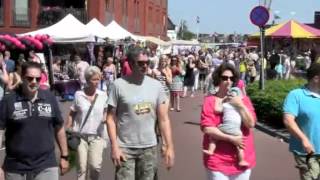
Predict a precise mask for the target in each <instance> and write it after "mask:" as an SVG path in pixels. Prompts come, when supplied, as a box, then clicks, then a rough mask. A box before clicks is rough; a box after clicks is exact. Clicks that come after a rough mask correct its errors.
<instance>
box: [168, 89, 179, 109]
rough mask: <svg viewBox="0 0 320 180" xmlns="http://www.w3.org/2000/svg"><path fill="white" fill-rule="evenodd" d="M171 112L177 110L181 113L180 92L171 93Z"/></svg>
mask: <svg viewBox="0 0 320 180" xmlns="http://www.w3.org/2000/svg"><path fill="white" fill-rule="evenodd" d="M170 104H171V107H170V110H171V111H173V110H174V109H176V110H177V111H181V107H180V92H177V91H171V92H170Z"/></svg>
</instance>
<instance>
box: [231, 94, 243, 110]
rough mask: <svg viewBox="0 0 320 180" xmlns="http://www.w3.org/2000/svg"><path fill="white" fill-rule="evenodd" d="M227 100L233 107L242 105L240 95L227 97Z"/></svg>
mask: <svg viewBox="0 0 320 180" xmlns="http://www.w3.org/2000/svg"><path fill="white" fill-rule="evenodd" d="M228 100H229V103H230V104H231V105H233V106H235V107H238V108H241V107H244V104H243V102H242V98H241V97H240V96H235V97H230V98H228Z"/></svg>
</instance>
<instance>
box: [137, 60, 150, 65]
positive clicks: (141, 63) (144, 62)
mask: <svg viewBox="0 0 320 180" xmlns="http://www.w3.org/2000/svg"><path fill="white" fill-rule="evenodd" d="M149 64H150V61H137V65H138V66H144V65H149Z"/></svg>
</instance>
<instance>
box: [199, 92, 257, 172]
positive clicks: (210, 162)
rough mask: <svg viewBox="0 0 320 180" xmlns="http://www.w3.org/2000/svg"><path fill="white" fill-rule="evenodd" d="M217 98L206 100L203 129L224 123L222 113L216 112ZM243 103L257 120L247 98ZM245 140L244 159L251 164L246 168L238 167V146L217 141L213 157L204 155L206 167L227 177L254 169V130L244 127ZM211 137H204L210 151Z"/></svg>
mask: <svg viewBox="0 0 320 180" xmlns="http://www.w3.org/2000/svg"><path fill="white" fill-rule="evenodd" d="M215 98H216V97H215V96H213V95H211V96H206V97H205V98H204V102H203V106H202V112H201V129H203V128H204V127H217V126H218V125H219V124H220V123H221V122H222V113H219V112H214V106H215ZM243 103H244V105H245V106H246V107H247V108H248V110H249V112H250V113H251V114H252V115H253V117H254V119H255V120H256V115H255V112H254V108H253V106H252V103H251V101H250V99H249V98H248V97H247V96H244V97H243ZM241 131H242V133H243V140H244V144H245V149H244V158H245V160H246V161H247V162H248V163H249V166H248V167H246V168H243V167H239V166H238V153H237V149H236V146H234V145H233V144H231V143H230V142H226V141H217V142H216V149H215V151H214V154H213V155H206V154H203V160H204V166H205V167H206V168H207V169H209V170H211V171H219V172H222V173H223V174H226V175H234V174H239V173H241V172H243V171H244V170H246V169H248V168H250V169H251V168H253V167H254V166H255V164H256V155H255V148H254V139H253V129H248V128H246V127H244V126H242V128H241ZM209 142H210V141H209V136H208V135H207V134H204V136H203V144H202V145H203V149H208V144H209Z"/></svg>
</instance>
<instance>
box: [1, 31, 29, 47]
mask: <svg viewBox="0 0 320 180" xmlns="http://www.w3.org/2000/svg"><path fill="white" fill-rule="evenodd" d="M10 48H20V49H25V48H26V47H25V46H24V45H23V44H22V43H21V42H20V41H19V39H17V38H16V37H14V36H10V35H8V34H5V35H0V50H1V51H3V50H5V49H10Z"/></svg>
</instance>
